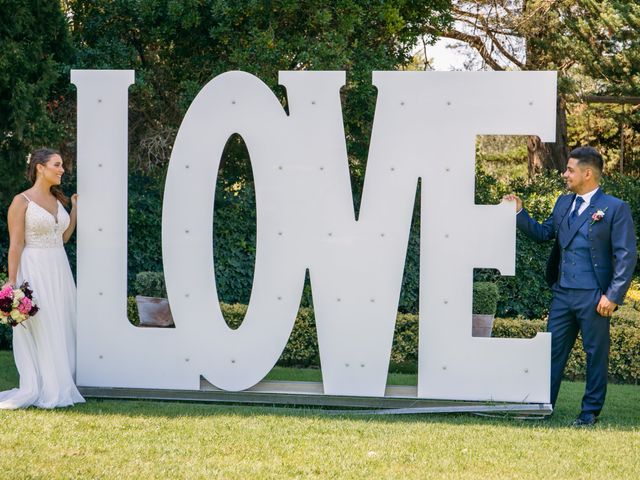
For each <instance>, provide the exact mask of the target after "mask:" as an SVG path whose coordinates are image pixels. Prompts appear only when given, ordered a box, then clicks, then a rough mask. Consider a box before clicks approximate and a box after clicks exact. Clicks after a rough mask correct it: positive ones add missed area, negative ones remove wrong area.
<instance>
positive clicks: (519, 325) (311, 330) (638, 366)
mask: <svg viewBox="0 0 640 480" xmlns="http://www.w3.org/2000/svg"><path fill="white" fill-rule="evenodd" d="M630 303H631V302H630ZM221 308H222V314H223V316H224V318H225V320H226V321H227V323H228V324H229V326H230V327H232V328H237V327H238V326H239V325H240V324H241V323H242V320H243V318H244V315H245V313H246V311H247V306H246V305H241V304H233V305H228V304H224V303H223V304H221ZM137 318H138V313H137V309H136V303H135V299H134V298H133V297H130V298H129V320H131V321H132V323H134V324H136V323H137ZM639 327H640V311H638V310H636V309H635V308H634V306H633V305H624V306H622V307H621V308H620V309H619V310H618V312H616V314H615V316H614V317H613V318H612V320H611V353H610V358H609V379H610V380H611V381H614V382H619V383H631V384H639V383H640V328H639ZM545 330H546V321H544V320H525V319H522V318H497V319H496V321H495V323H494V325H493V334H492V335H493V336H494V337H501V338H532V337H534V336H535V335H536V334H537V333H538V332H544V331H545ZM278 365H281V366H298V367H319V366H320V354H319V350H318V337H317V334H316V325H315V317H314V314H313V310H312V309H311V308H300V311H299V312H298V317H297V318H296V322H295V325H294V327H293V331H292V332H291V337H290V338H289V342H288V343H287V346H286V347H285V349H284V351H283V352H282V355H281V357H280V360H278ZM417 365H418V316H417V315H413V314H409V313H399V314H398V316H397V317H396V329H395V335H394V338H393V348H392V350H391V367H390V370H391V371H393V372H406V373H410V372H415V371H416V369H417ZM584 376H585V356H584V352H583V351H582V340H581V339H580V338H578V341H577V342H576V346H575V347H574V349H573V351H572V352H571V356H570V358H569V361H568V363H567V368H566V369H565V378H567V379H571V380H577V379H584Z"/></svg>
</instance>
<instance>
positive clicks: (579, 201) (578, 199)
mask: <svg viewBox="0 0 640 480" xmlns="http://www.w3.org/2000/svg"><path fill="white" fill-rule="evenodd" d="M583 203H584V198H582V197H576V206H575V207H573V212H571V215H569V227H571V224H572V223H573V222H574V221H575V219H576V218H578V215H579V210H580V206H581V205H582V204H583Z"/></svg>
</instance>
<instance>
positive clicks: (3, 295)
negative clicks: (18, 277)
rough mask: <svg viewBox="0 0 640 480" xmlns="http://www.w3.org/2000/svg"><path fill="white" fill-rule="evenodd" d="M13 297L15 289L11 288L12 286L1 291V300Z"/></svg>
mask: <svg viewBox="0 0 640 480" xmlns="http://www.w3.org/2000/svg"><path fill="white" fill-rule="evenodd" d="M11 295H13V288H11V285H7V286H6V287H4V288H3V289H2V290H0V298H9V297H10V296H11Z"/></svg>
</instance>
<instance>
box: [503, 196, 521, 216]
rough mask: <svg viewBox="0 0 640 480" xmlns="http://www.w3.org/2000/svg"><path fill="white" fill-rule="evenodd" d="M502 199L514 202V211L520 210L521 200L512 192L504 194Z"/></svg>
mask: <svg viewBox="0 0 640 480" xmlns="http://www.w3.org/2000/svg"><path fill="white" fill-rule="evenodd" d="M502 199H503V200H507V201H509V202H514V201H515V202H516V213H518V212H519V211H520V210H522V200H520V197H518V196H516V195H514V194H513V193H510V194H508V195H505V196H504V197H502Z"/></svg>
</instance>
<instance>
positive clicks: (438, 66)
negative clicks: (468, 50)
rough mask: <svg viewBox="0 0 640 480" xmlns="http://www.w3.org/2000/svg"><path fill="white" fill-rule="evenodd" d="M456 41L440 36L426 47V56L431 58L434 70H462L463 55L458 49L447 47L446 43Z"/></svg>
mask: <svg viewBox="0 0 640 480" xmlns="http://www.w3.org/2000/svg"><path fill="white" fill-rule="evenodd" d="M454 43H458V42H456V41H455V40H449V39H446V38H442V39H440V40H438V41H437V42H436V44H435V45H431V46H428V47H427V57H428V58H429V59H431V60H432V62H431V65H432V67H433V69H434V70H443V71H449V70H462V69H463V68H464V61H465V57H464V55H462V54H461V53H459V51H458V50H456V49H453V48H447V45H452V44H454Z"/></svg>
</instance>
